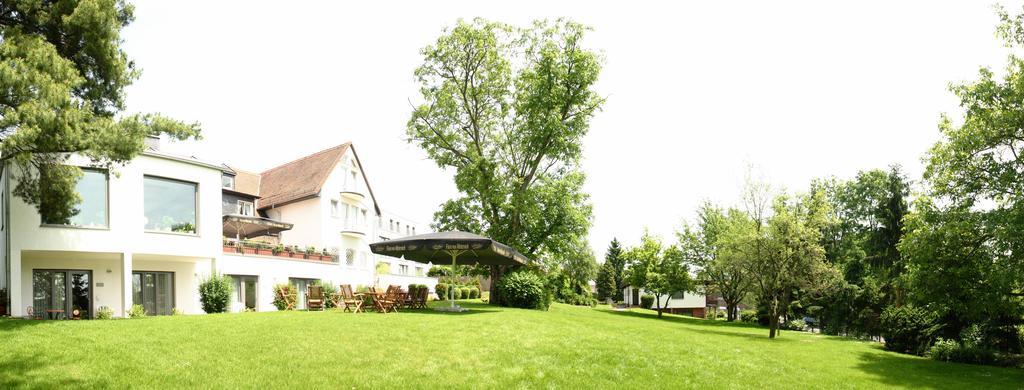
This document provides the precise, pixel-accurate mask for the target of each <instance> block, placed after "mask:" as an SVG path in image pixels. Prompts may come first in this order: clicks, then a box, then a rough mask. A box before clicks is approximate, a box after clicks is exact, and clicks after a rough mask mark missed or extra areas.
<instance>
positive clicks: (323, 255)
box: [320, 248, 334, 261]
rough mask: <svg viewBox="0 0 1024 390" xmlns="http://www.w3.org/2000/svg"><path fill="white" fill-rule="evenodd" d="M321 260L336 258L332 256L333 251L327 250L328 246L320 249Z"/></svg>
mask: <svg viewBox="0 0 1024 390" xmlns="http://www.w3.org/2000/svg"><path fill="white" fill-rule="evenodd" d="M320 260H324V261H331V260H334V258H333V257H332V256H331V253H330V252H328V251H327V248H324V249H321V250H320Z"/></svg>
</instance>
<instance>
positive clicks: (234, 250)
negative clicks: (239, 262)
mask: <svg viewBox="0 0 1024 390" xmlns="http://www.w3.org/2000/svg"><path fill="white" fill-rule="evenodd" d="M224 253H238V248H237V247H235V246H234V245H231V244H224Z"/></svg>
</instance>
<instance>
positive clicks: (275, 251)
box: [270, 244, 284, 256]
mask: <svg viewBox="0 0 1024 390" xmlns="http://www.w3.org/2000/svg"><path fill="white" fill-rule="evenodd" d="M270 251H271V253H273V255H274V256H280V255H281V253H283V252H284V245H281V244H277V245H274V247H273V248H271V249H270Z"/></svg>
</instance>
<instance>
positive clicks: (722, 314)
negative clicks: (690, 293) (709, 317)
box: [715, 310, 725, 320]
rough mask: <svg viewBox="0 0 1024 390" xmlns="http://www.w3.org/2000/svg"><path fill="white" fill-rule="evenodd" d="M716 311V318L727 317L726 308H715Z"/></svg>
mask: <svg viewBox="0 0 1024 390" xmlns="http://www.w3.org/2000/svg"><path fill="white" fill-rule="evenodd" d="M715 313H716V314H715V318H716V319H719V320H721V319H724V318H725V310H715Z"/></svg>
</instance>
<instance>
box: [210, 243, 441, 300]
mask: <svg viewBox="0 0 1024 390" xmlns="http://www.w3.org/2000/svg"><path fill="white" fill-rule="evenodd" d="M217 268H218V269H219V272H220V273H222V274H225V275H242V276H256V277H257V281H256V283H257V287H256V288H257V296H256V301H257V305H256V310H257V311H274V310H277V308H276V307H274V305H273V303H272V302H273V301H274V296H275V293H274V285H276V284H280V283H288V279H289V278H301V279H318V280H321V281H324V282H329V283H330V284H331V285H334V286H338V285H342V284H349V285H352V288H353V289H355V288H356V287H358V286H371V285H374V284H375V283H376V282H377V280H375V276H374V272H373V269H372V268H371V269H365V268H358V267H348V266H345V265H343V264H325V263H323V262H320V261H305V260H299V259H284V258H277V257H273V256H252V255H236V254H224V255H223V256H222V257H221V258H220V259H219V260H218V262H217ZM431 281H433V282H431ZM411 283H415V284H426V285H428V286H429V287H430V289H431V290H433V288H434V285H435V284H437V279H435V278H425V277H424V278H419V277H399V276H397V275H382V276H381V277H380V285H381V286H382V287H383V286H386V285H388V284H399V285H401V286H402V287H406V286H408V285H409V284H411Z"/></svg>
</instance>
